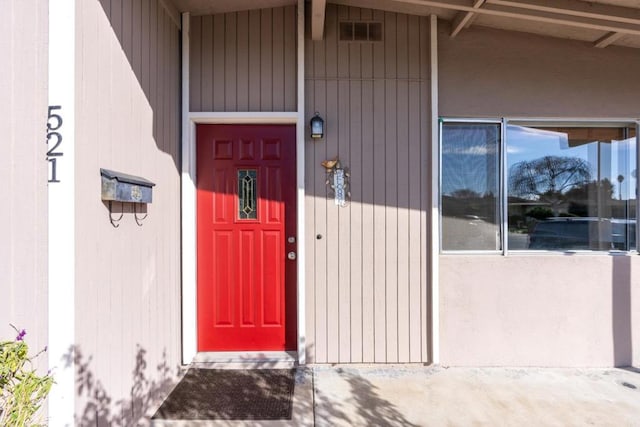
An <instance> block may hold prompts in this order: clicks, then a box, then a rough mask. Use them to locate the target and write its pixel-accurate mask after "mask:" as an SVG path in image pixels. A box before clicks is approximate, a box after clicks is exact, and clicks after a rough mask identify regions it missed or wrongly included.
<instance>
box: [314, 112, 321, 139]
mask: <svg viewBox="0 0 640 427" xmlns="http://www.w3.org/2000/svg"><path fill="white" fill-rule="evenodd" d="M323 136H324V120H322V117H320V113H318V112H317V111H316V115H315V116H313V117H312V118H311V138H313V139H320V138H322V137H323Z"/></svg>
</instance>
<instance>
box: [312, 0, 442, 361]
mask: <svg viewBox="0 0 640 427" xmlns="http://www.w3.org/2000/svg"><path fill="white" fill-rule="evenodd" d="M345 20H349V21H376V22H382V24H383V41H381V42H362V43H360V42H344V41H339V40H338V22H340V21H345ZM305 49H306V64H305V73H306V81H305V98H306V108H305V109H306V114H307V120H309V119H310V118H311V116H312V115H313V113H314V112H315V111H318V112H319V113H320V114H321V116H323V118H324V119H325V124H326V135H325V138H324V139H323V140H321V141H317V142H312V141H310V140H309V141H308V142H307V145H306V159H305V161H306V164H305V171H306V182H305V186H306V189H307V195H306V200H305V210H306V215H307V217H306V218H305V219H304V220H305V221H306V230H307V236H306V241H307V248H306V250H307V259H308V260H309V261H308V264H307V266H306V273H305V274H306V283H307V304H306V313H307V325H308V326H307V342H308V354H309V360H310V361H312V362H388V363H392V362H422V361H427V357H428V356H427V333H428V325H427V307H428V303H429V301H428V298H427V280H426V266H427V247H428V246H429V245H428V242H427V237H426V236H427V235H426V231H427V230H426V213H425V212H426V210H427V200H428V199H427V197H428V185H427V174H428V170H429V168H428V164H427V160H426V159H427V158H428V157H427V155H428V150H429V148H428V147H429V145H428V140H429V135H430V126H429V117H430V112H429V87H430V82H429V21H428V18H426V17H417V16H409V15H403V14H395V13H385V12H382V11H374V10H370V9H359V8H350V7H344V6H336V5H333V4H329V5H327V9H326V23H325V38H324V40H323V41H317V42H314V41H311V40H310V39H309V37H307V41H306V47H305ZM336 156H339V157H340V160H341V162H342V164H343V166H346V167H348V168H349V169H350V173H351V178H350V179H351V198H352V200H351V203H350V204H349V206H348V207H346V208H339V207H337V206H336V205H335V203H334V201H333V200H332V199H330V198H328V197H327V186H326V184H325V180H326V174H325V169H324V168H323V167H322V166H321V165H320V162H321V161H323V160H325V159H332V158H334V157H336ZM301 220H302V219H301ZM317 236H321V238H317Z"/></svg>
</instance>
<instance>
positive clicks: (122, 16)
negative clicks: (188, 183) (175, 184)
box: [92, 0, 181, 171]
mask: <svg viewBox="0 0 640 427" xmlns="http://www.w3.org/2000/svg"><path fill="white" fill-rule="evenodd" d="M96 1H98V0H96ZM99 2H100V5H101V6H102V10H103V11H104V14H105V17H106V18H107V19H108V20H109V24H110V25H111V29H112V30H113V33H114V35H115V36H116V37H117V39H118V42H119V44H120V47H121V49H122V52H124V54H125V55H126V58H127V61H128V62H129V65H130V66H131V70H132V71H133V73H134V74H135V76H136V79H137V80H138V84H139V86H140V88H141V89H142V91H143V92H144V95H145V97H146V99H147V102H148V103H149V107H150V108H151V110H152V111H153V139H154V141H155V143H156V146H157V147H158V149H159V150H161V151H163V152H164V153H166V154H169V155H170V156H171V157H172V159H173V162H174V165H175V168H176V170H177V171H180V167H181V166H180V121H181V119H180V105H181V101H180V84H181V83H180V29H179V28H178V27H177V26H176V24H175V23H174V22H173V20H172V18H171V17H170V16H169V14H168V12H167V11H166V10H165V8H164V6H163V4H162V1H160V0H146V1H124V2H123V1H122V0H99ZM92 30H93V28H92ZM111 72H113V70H112V71H111ZM122 83H123V82H120V84H122ZM103 84H106V83H103ZM134 114H135V112H134Z"/></svg>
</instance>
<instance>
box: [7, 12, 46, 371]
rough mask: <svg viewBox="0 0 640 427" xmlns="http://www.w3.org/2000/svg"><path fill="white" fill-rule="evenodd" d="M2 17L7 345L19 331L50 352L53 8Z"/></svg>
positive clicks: (39, 347) (43, 361) (38, 346)
mask: <svg viewBox="0 0 640 427" xmlns="http://www.w3.org/2000/svg"><path fill="white" fill-rule="evenodd" d="M0 10H1V12H0V57H2V61H1V63H0V129H2V143H1V146H2V151H3V154H2V156H0V200H2V206H3V208H2V209H0V236H1V237H0V340H4V339H13V338H14V337H15V332H14V331H13V329H12V328H11V327H10V326H9V323H12V324H14V325H15V326H16V327H18V328H24V329H26V330H27V340H28V343H29V345H30V346H31V347H32V349H33V350H36V349H42V348H43V347H44V346H45V345H46V344H47V162H46V160H45V156H46V150H47V145H46V139H45V129H46V119H47V80H48V78H47V37H48V36H47V34H48V22H47V16H48V15H47V12H48V2H47V1H46V0H30V1H23V0H8V1H2V2H0ZM38 363H40V364H41V366H43V367H46V364H47V362H46V354H45V355H43V356H42V357H41V358H40V359H39V360H38Z"/></svg>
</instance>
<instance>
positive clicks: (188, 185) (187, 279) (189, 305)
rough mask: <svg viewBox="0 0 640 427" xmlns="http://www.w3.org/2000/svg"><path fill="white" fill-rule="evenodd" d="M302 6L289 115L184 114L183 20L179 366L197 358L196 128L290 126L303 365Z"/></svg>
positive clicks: (185, 22)
mask: <svg viewBox="0 0 640 427" xmlns="http://www.w3.org/2000/svg"><path fill="white" fill-rule="evenodd" d="M304 13H305V6H304V0H297V7H296V14H297V16H296V17H297V38H298V50H297V52H296V54H297V75H296V78H297V103H296V111H292V112H220V113H211V112H191V111H189V105H190V103H189V89H190V88H189V74H190V71H189V57H190V56H189V45H190V43H189V32H190V28H189V27H190V25H189V23H190V19H191V15H190V13H189V12H184V13H183V14H182V22H181V23H182V28H181V48H182V58H181V60H182V67H181V68H182V77H181V80H182V85H181V90H182V100H181V105H182V134H181V139H182V143H181V145H182V150H181V153H182V162H181V190H182V196H181V204H182V206H181V212H182V218H181V226H182V233H181V245H182V250H181V254H182V259H181V261H182V289H181V297H182V298H181V308H182V363H183V364H185V365H186V364H189V363H191V361H192V360H193V359H194V357H195V356H196V354H197V348H198V347H197V327H198V326H197V317H196V316H197V311H196V307H197V300H196V286H197V276H196V255H197V253H196V248H197V246H196V245H197V240H196V235H197V229H196V184H195V183H196V179H195V178H196V142H195V137H196V125H197V124H207V123H210V124H216V123H217V124H222V123H228V124H295V125H296V181H297V182H296V188H297V189H296V204H297V206H296V222H297V227H296V229H297V238H298V246H297V251H298V264H297V278H296V281H297V293H296V298H297V316H298V319H297V321H298V322H297V331H298V348H297V355H298V360H297V362H298V363H299V364H305V363H306V347H307V344H306V309H305V307H306V305H305V300H306V281H305V265H306V239H305V212H304V205H305V186H304V176H305V168H304V166H305V128H306V125H305V123H306V121H305V97H304V92H305V81H304V72H305V71H304V56H305V49H304V48H305V40H304V32H305V31H304V27H305V21H304Z"/></svg>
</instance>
